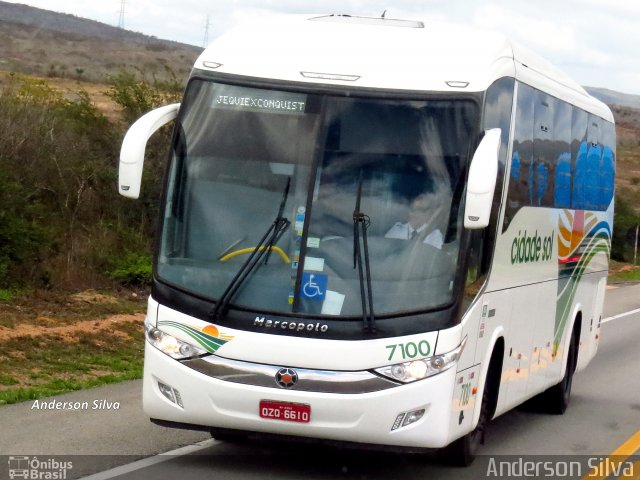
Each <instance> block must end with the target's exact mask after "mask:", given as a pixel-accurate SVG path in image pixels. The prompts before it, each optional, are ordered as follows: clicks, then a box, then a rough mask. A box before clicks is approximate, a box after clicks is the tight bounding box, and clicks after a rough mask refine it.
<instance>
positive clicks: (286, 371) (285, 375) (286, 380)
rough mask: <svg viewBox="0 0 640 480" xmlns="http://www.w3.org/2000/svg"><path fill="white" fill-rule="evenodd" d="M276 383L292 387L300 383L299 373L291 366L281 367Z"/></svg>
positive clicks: (284, 386) (283, 386)
mask: <svg viewBox="0 0 640 480" xmlns="http://www.w3.org/2000/svg"><path fill="white" fill-rule="evenodd" d="M276 383H277V384H278V386H280V387H282V388H291V387H293V386H294V385H295V384H296V383H298V374H297V373H296V371H295V370H292V369H290V368H281V369H280V370H278V373H276Z"/></svg>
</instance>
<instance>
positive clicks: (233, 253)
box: [219, 245, 291, 263]
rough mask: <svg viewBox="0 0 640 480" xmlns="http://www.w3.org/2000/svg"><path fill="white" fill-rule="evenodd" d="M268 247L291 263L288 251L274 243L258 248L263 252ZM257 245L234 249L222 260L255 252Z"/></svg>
mask: <svg viewBox="0 0 640 480" xmlns="http://www.w3.org/2000/svg"><path fill="white" fill-rule="evenodd" d="M267 248H269V249H270V250H271V251H272V252H276V253H277V254H278V255H280V258H282V261H283V262H284V263H291V259H290V258H289V257H288V256H287V254H286V253H284V251H283V250H282V249H281V248H280V247H278V246H276V245H272V246H271V247H266V246H262V247H260V248H258V250H260V251H261V252H262V251H264V250H266V249H267ZM255 250H256V247H249V248H241V249H239V250H233V251H231V252H229V253H227V254H225V255H224V256H222V257H220V259H219V260H220V261H221V262H226V261H227V260H231V259H232V258H233V257H237V256H238V255H244V254H247V253H253V252H255Z"/></svg>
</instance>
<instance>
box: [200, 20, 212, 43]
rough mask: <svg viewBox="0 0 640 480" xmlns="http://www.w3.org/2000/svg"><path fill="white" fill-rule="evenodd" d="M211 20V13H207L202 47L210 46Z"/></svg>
mask: <svg viewBox="0 0 640 480" xmlns="http://www.w3.org/2000/svg"><path fill="white" fill-rule="evenodd" d="M210 24H211V22H210V21H209V15H207V23H206V24H205V26H204V38H203V39H202V48H207V47H208V46H209V26H210Z"/></svg>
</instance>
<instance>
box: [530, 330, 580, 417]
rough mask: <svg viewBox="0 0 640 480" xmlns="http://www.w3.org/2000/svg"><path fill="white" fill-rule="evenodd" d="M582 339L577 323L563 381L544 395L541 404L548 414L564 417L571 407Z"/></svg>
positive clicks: (570, 344) (572, 333)
mask: <svg viewBox="0 0 640 480" xmlns="http://www.w3.org/2000/svg"><path fill="white" fill-rule="evenodd" d="M579 338H580V333H579V327H578V324H577V323H576V324H575V325H574V327H573V331H572V332H571V341H570V343H569V352H568V353H567V368H566V369H565V372H564V376H563V377H562V380H561V381H560V383H558V384H557V385H554V386H553V387H551V388H549V389H548V390H546V391H545V392H544V393H543V394H542V398H541V399H540V404H541V405H543V406H544V410H545V412H546V413H550V414H553V415H562V414H563V413H564V412H565V411H566V410H567V407H568V406H569V401H570V400H571V385H572V384H573V374H574V372H575V371H576V365H577V360H578V342H579Z"/></svg>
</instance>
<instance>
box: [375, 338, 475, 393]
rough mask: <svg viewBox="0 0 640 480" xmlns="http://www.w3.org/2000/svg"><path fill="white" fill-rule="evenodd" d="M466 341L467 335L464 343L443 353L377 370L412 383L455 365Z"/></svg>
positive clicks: (390, 376) (387, 375)
mask: <svg viewBox="0 0 640 480" xmlns="http://www.w3.org/2000/svg"><path fill="white" fill-rule="evenodd" d="M466 343H467V337H465V338H464V340H462V343H460V345H458V346H457V347H456V348H454V349H453V350H451V351H450V352H447V353H443V354H442V355H434V356H432V357H427V358H421V359H419V360H413V361H411V362H404V363H397V364H395V365H388V366H386V367H381V368H376V369H375V371H376V372H377V373H379V374H380V375H383V376H385V377H388V378H391V379H392V380H396V381H398V382H402V383H411V382H415V381H416V380H422V379H423V378H427V377H432V376H434V375H437V374H439V373H441V372H444V371H446V370H449V369H450V368H451V367H453V366H454V365H455V364H456V362H457V361H458V360H459V359H460V356H461V355H462V351H463V350H464V346H465V344H466Z"/></svg>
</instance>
